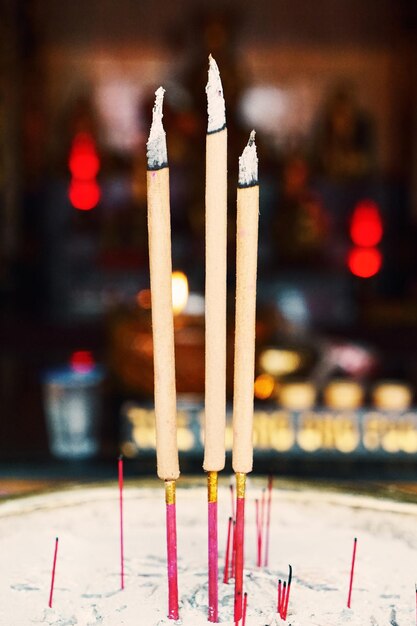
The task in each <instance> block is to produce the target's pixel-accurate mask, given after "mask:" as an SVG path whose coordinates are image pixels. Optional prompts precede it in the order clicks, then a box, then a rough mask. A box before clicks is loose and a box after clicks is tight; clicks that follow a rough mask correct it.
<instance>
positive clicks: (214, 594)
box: [207, 472, 219, 623]
mask: <svg viewBox="0 0 417 626" xmlns="http://www.w3.org/2000/svg"><path fill="white" fill-rule="evenodd" d="M207 479H208V571H209V580H208V595H209V597H208V600H209V603H208V621H209V622H215V623H217V622H218V621H219V614H218V610H219V609H218V602H219V601H218V575H219V571H218V569H219V566H218V541H217V472H209V473H208V477H207Z"/></svg>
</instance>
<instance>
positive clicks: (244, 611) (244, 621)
mask: <svg viewBox="0 0 417 626" xmlns="http://www.w3.org/2000/svg"><path fill="white" fill-rule="evenodd" d="M247 608H248V594H247V593H246V591H245V593H244V594H243V613H242V626H245V624H246V610H247Z"/></svg>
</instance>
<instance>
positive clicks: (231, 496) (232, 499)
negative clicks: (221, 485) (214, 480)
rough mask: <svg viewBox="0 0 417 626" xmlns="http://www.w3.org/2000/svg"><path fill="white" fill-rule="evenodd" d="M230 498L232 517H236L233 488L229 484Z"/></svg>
mask: <svg viewBox="0 0 417 626" xmlns="http://www.w3.org/2000/svg"><path fill="white" fill-rule="evenodd" d="M230 498H231V501H232V519H236V511H235V488H234V486H233V485H230Z"/></svg>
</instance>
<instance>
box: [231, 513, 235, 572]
mask: <svg viewBox="0 0 417 626" xmlns="http://www.w3.org/2000/svg"><path fill="white" fill-rule="evenodd" d="M232 531H233V537H232V558H231V562H230V570H231V571H230V577H231V578H234V577H235V574H236V521H235V520H233V526H232Z"/></svg>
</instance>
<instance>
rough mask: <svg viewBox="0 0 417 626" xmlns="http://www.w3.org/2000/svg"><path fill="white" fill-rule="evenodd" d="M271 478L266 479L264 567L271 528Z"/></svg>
mask: <svg viewBox="0 0 417 626" xmlns="http://www.w3.org/2000/svg"><path fill="white" fill-rule="evenodd" d="M272 481H273V478H272V476H269V478H268V500H267V508H266V528H265V556H264V566H265V567H268V562H269V530H270V526H271V502H272Z"/></svg>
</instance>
